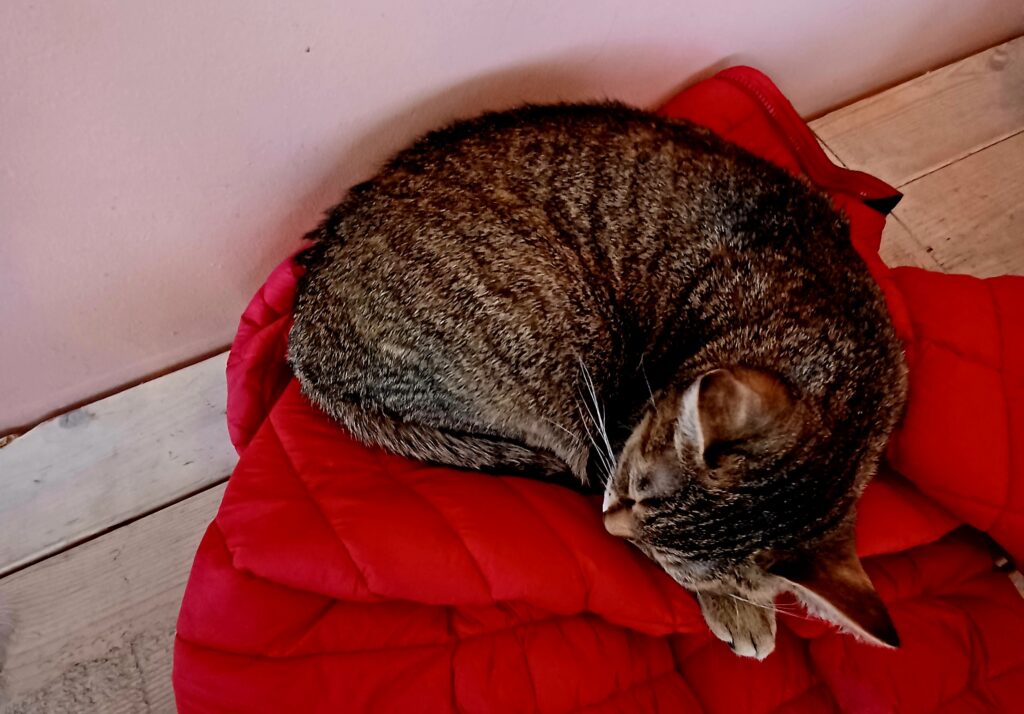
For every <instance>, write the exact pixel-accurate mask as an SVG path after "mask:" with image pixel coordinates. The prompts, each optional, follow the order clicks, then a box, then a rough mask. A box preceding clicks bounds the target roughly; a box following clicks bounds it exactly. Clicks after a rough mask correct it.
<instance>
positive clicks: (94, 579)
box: [0, 486, 224, 714]
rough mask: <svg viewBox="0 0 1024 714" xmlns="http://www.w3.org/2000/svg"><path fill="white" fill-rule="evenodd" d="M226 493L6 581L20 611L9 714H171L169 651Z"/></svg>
mask: <svg viewBox="0 0 1024 714" xmlns="http://www.w3.org/2000/svg"><path fill="white" fill-rule="evenodd" d="M223 493H224V486H215V487H213V488H211V489H209V490H207V491H204V492H202V493H200V494H197V495H195V496H192V497H191V498H188V499H185V500H184V501H182V502H180V503H177V504H175V505H173V506H169V507H167V508H165V509H163V510H160V511H158V512H156V513H154V514H151V515H149V516H147V517H146V518H142V519H140V520H138V521H135V522H134V523H130V524H128V525H126V526H123V527H121V528H118V529H117V530H114V531H111V532H110V533H107V534H104V535H102V536H99V537H98V538H96V539H94V540H91V541H89V542H87V543H83V544H82V545H79V546H77V547H75V548H71V549H70V550H68V551H66V552H64V553H61V554H60V555H56V556H53V557H51V558H47V559H46V560H44V561H42V562H40V563H36V564H35V565H32V566H30V567H28V568H25V569H24V570H21V571H19V572H17V573H14V574H13V575H8V576H7V577H6V578H3V579H0V599H2V600H3V601H4V602H5V603H6V604H7V606H9V607H10V608H11V609H12V610H13V614H14V620H15V630H14V636H13V638H12V640H11V646H10V650H9V652H8V658H7V664H6V667H5V668H4V678H5V680H6V694H7V697H8V701H7V703H6V704H4V705H0V712H2V713H3V714H30V713H31V714H47V713H48V712H54V713H56V712H104V713H106V712H173V711H174V695H173V692H172V689H171V645H172V641H173V636H174V626H175V621H176V619H177V614H178V608H179V606H180V604H181V597H182V593H183V591H184V587H185V582H186V580H187V578H188V572H189V568H190V567H191V565H192V559H193V557H194V555H195V550H196V547H197V545H198V543H199V539H200V537H201V536H202V534H203V531H204V529H205V527H206V525H207V523H208V522H209V521H210V520H211V519H212V518H213V516H214V514H215V512H216V509H217V505H218V504H219V503H220V500H221V497H222V496H223Z"/></svg>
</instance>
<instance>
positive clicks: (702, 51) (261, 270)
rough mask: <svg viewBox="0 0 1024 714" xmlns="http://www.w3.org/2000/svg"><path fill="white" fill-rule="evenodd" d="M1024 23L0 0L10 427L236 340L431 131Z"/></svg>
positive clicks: (908, 55)
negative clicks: (303, 253)
mask: <svg viewBox="0 0 1024 714" xmlns="http://www.w3.org/2000/svg"><path fill="white" fill-rule="evenodd" d="M1022 31H1024V11H1022V9H1021V4H1020V0H904V1H903V2H893V1H892V0H860V1H848V0H775V1H774V2H757V3H755V2H749V1H743V0H716V1H715V2H704V3H698V2H684V1H682V0H589V1H588V2H576V3H570V2H566V1H565V0H520V1H519V2H511V1H505V2H498V1H496V0H495V1H492V2H483V1H481V0H434V2H429V3H427V2H423V3H414V2H408V1H405V2H402V1H400V0H347V1H346V2H338V1H334V2H327V1H326V0H308V1H306V2H300V3H284V2H277V3H275V2H270V1H269V0H219V1H218V2H206V1H204V2H197V1H195V0H187V1H185V2H175V3H157V2H129V1H128V0H124V1H123V2H117V1H116V0H78V1H76V2H51V3H46V2H35V1H34V0H5V1H4V2H3V3H0V336H2V337H0V433H3V431H4V428H12V427H15V426H18V425H23V424H26V423H28V422H31V421H33V420H36V419H38V418H40V417H41V416H43V415H44V414H46V413H47V412H50V411H52V410H55V409H59V408H61V407H63V406H66V405H68V404H70V403H71V402H75V401H79V400H83V399H86V398H89V397H91V396H94V395H96V394H97V393H99V392H102V391H105V390H110V389H113V388H115V387H117V386H118V385H121V384H124V383H126V382H129V381H132V380H136V379H139V378H140V377H142V376H144V375H146V374H148V373H152V372H154V371H157V370H160V369H163V368H166V367H168V366H169V365H172V364H175V363H179V362H182V361H185V360H189V359H191V358H194V357H195V356H197V355H199V354H201V353H204V352H208V351H210V350H214V349H217V348H220V347H222V346H224V345H225V344H226V343H227V342H228V341H229V339H230V337H231V334H232V332H233V329H234V327H235V322H236V319H237V316H238V314H239V312H240V311H241V309H242V307H243V305H244V303H245V301H246V300H247V299H248V297H249V295H250V294H251V293H252V292H253V290H254V289H255V288H256V286H257V285H258V284H259V283H260V280H261V278H262V277H263V276H264V275H265V274H266V272H267V270H268V269H269V268H270V267H271V266H272V265H273V264H275V263H276V262H277V261H278V260H279V259H280V258H281V257H282V256H284V255H285V254H286V253H287V252H288V251H290V250H291V249H292V248H294V247H295V246H296V244H297V236H299V235H300V234H301V233H302V232H303V231H304V230H306V229H308V228H309V227H310V226H311V225H312V224H313V223H314V221H315V220H316V218H317V215H318V213H319V211H320V210H321V209H324V208H326V207H327V206H328V205H329V204H331V203H332V202H334V201H335V200H336V199H337V198H339V196H340V194H341V193H342V191H343V190H344V189H345V187H346V186H348V185H350V184H352V183H353V182H355V181H357V180H359V179H360V178H363V177H366V176H367V175H368V174H369V173H370V172H371V171H372V169H373V167H374V165H375V164H376V163H377V162H378V161H380V160H381V159H382V158H383V157H384V156H385V155H386V154H388V153H389V152H391V151H393V150H394V149H396V148H398V147H399V146H400V145H402V144H404V143H405V142H407V141H408V140H409V139H410V138H411V137H413V136H414V135H415V134H417V133H418V132H421V131H423V130H425V129H427V128H430V127H433V126H435V125H437V124H438V123H440V122H443V121H445V120H447V119H450V118H452V117H454V116H459V115H466V114H471V113H474V112H476V111H478V110H480V109H483V108H495V107H500V106H507V105H510V104H514V103H516V102H519V101H522V100H535V101H543V100H555V99H582V98H588V97H606V96H607V97H617V98H621V99H624V100H627V101H629V102H635V103H638V104H642V105H650V104H652V103H655V102H657V101H659V100H660V99H662V98H664V97H666V96H667V95H668V94H669V93H670V92H671V91H672V90H673V89H674V88H676V87H678V86H680V85H681V84H683V83H684V82H686V81H687V80H689V79H690V78H692V77H694V76H695V75H697V74H699V73H701V72H703V71H705V70H707V68H709V67H711V66H716V65H719V64H725V63H729V62H734V61H742V62H746V63H752V64H756V65H759V66H760V67H762V68H763V69H765V70H766V71H768V72H769V73H770V74H771V75H772V76H773V77H775V78H776V80H777V81H778V82H779V83H780V84H781V86H782V88H783V89H784V90H785V91H786V92H788V93H789V95H790V96H791V97H792V98H793V100H794V101H795V102H796V104H797V107H798V108H799V109H801V110H802V111H804V112H807V113H815V112H820V111H822V110H824V109H825V108H827V107H830V106H832V105H835V104H837V103H841V102H844V101H846V100H848V99H849V98H851V97H854V96H857V95H860V94H863V93H865V92H868V91H871V90H872V89H874V88H876V87H879V86H881V85H886V84H889V83H892V82H894V81H896V80H899V79H901V78H904V77H907V76H909V75H912V74H914V73H916V72H920V71H922V70H924V69H927V68H930V67H933V66H937V65H940V64H943V63H945V62H947V61H949V60H951V59H953V58H956V57H959V56H962V55H964V54H967V53H969V52H972V51H974V50H976V49H979V48H981V47H984V46H987V45H990V44H993V43H995V42H997V41H1000V40H1002V39H1004V38H1007V37H1009V36H1012V35H1015V34H1019V33H1021V32H1022Z"/></svg>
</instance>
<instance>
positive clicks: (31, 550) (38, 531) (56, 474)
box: [0, 354, 238, 575]
mask: <svg viewBox="0 0 1024 714" xmlns="http://www.w3.org/2000/svg"><path fill="white" fill-rule="evenodd" d="M226 359H227V357H226V354H222V355H218V356H216V357H212V358H210V359H208V360H205V361H203V362H200V363H198V364H195V365H193V366H191V367H187V368H185V369H182V370H179V371H177V372H173V373H171V374H168V375H166V376H164V377H161V378H159V379H155V380H153V381H151V382H147V383H145V384H142V385H139V386H138V387H134V388H132V389H128V390H126V391H124V392H121V393H120V394H115V395H114V396H112V397H108V398H107V399H103V400H101V401H98V402H95V403H93V404H90V405H89V406H86V407H82V408H81V409H76V410H75V411H72V412H68V413H67V414H64V415H62V416H60V417H57V418H56V419H52V420H50V421H48V422H45V423H43V424H41V425H39V426H38V427H36V428H35V429H32V430H31V431H29V432H28V433H26V434H24V435H23V436H20V437H18V438H17V439H14V440H13V441H11V442H10V443H8V444H7V445H6V446H4V447H3V448H0V575H2V574H4V573H7V572H10V571H11V570H13V569H15V568H17V567H19V566H22V565H24V564H26V563H30V562H34V561H36V560H38V559H39V558H41V557H44V556H46V555H48V554H50V553H54V552H57V551H59V550H60V549H62V548H65V547H67V546H68V545H70V544H73V543H76V542H79V541H81V540H82V539H84V538H87V537H89V536H92V535H94V534H96V533H100V532H103V531H104V530H106V529H108V528H111V527H113V526H116V525H117V524H119V523H122V522H124V521H126V520H130V519H132V518H135V517H138V516H139V515H141V514H144V513H148V512H150V511H152V510H154V509H157V508H160V507H162V506H164V505H166V504H168V503H171V502H173V501H175V500H177V499H180V498H182V497H184V496H187V495H189V494H191V493H195V492H196V491H198V490H200V489H203V488H206V487H208V486H209V485H210V484H212V483H215V482H217V481H219V480H223V479H225V478H226V477H227V476H228V474H230V473H231V470H232V469H233V468H234V464H235V462H236V461H237V458H238V457H237V455H236V454H235V451H234V449H233V448H232V447H231V442H230V441H229V440H228V434H227V426H226V423H225V418H224V404H225V399H226V387H225V378H224V366H225V363H226Z"/></svg>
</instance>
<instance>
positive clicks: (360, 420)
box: [329, 403, 584, 489]
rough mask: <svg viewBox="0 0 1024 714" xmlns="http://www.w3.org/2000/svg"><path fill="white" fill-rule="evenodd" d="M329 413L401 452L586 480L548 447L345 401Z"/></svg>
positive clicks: (564, 480) (480, 467)
mask: <svg viewBox="0 0 1024 714" xmlns="http://www.w3.org/2000/svg"><path fill="white" fill-rule="evenodd" d="M329 411H330V413H331V415H332V416H334V417H335V418H336V419H337V420H338V421H340V422H341V423H342V424H343V425H344V426H345V428H346V429H348V431H349V432H350V433H351V434H352V435H353V436H354V437H355V438H356V439H358V440H359V441H361V442H363V443H367V444H373V445H376V446H380V447H382V448H384V449H386V450H388V451H390V452H392V453H395V454H398V455H400V456H406V457H409V458H413V459H417V460H420V461H427V462H430V463H434V464H440V465H443V466H454V467H456V468H462V469H472V470H474V471H485V472H487V473H493V474H506V475H514V476H527V477H531V478H538V479H543V480H545V481H550V482H554V483H560V484H563V485H567V486H571V487H575V488H577V489H578V488H580V487H581V486H583V485H584V484H582V483H581V482H580V479H579V478H577V477H576V476H574V475H573V473H572V471H571V470H570V468H569V467H568V466H567V465H566V463H565V462H564V461H562V459H560V458H559V457H557V456H555V455H554V454H553V453H551V452H550V451H547V450H545V449H540V448H534V447H531V446H526V445H524V444H520V443H518V442H515V441H511V440H508V439H502V438H501V437H495V436H491V435H485V434H463V433H458V432H453V431H447V430H445V429H439V428H436V427H431V426H427V425H425V424H419V423H416V422H407V421H398V420H396V419H392V418H390V417H388V416H386V415H383V414H378V413H372V412H368V411H366V410H365V409H361V408H358V407H355V406H353V405H346V404H337V403H334V404H331V405H330V409H329Z"/></svg>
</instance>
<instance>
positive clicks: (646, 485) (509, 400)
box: [289, 103, 906, 659]
mask: <svg viewBox="0 0 1024 714" xmlns="http://www.w3.org/2000/svg"><path fill="white" fill-rule="evenodd" d="M310 237H311V238H314V239H316V243H315V244H314V245H313V246H312V247H311V248H310V249H308V250H307V251H306V252H304V253H303V254H301V256H300V258H299V261H300V262H301V263H302V264H303V265H304V266H305V274H304V276H303V277H302V278H301V280H300V284H299V292H298V295H297V298H296V304H295V311H294V314H295V322H294V326H293V328H292V331H291V334H290V343H289V361H290V363H291V365H292V368H293V370H294V372H295V374H296V376H297V378H298V380H299V382H300V385H301V387H302V390H303V392H304V393H305V394H306V395H307V396H308V397H309V399H310V400H311V401H312V402H313V403H315V404H316V405H318V406H319V407H320V408H322V409H323V410H324V411H326V412H327V413H328V414H329V415H330V416H332V417H333V418H334V419H335V420H337V421H338V422H340V423H341V424H342V425H343V426H344V427H345V428H346V429H347V430H348V431H349V432H350V433H351V434H352V435H353V436H354V437H355V438H357V439H359V440H361V441H363V442H365V443H368V444H372V445H377V446H380V447H383V448H385V449H388V450H390V451H392V452H394V453H397V454H402V455H405V456H409V457H413V458H416V459H421V460H424V461H428V462H432V463H437V464H446V465H450V466H455V467H461V468H467V469H476V470H481V471H487V472H492V473H503V474H522V475H527V476H532V477H537V478H546V479H551V480H556V481H560V482H567V483H573V484H575V486H576V487H577V488H581V489H594V490H598V489H600V490H603V492H604V523H605V527H606V528H607V530H608V531H609V532H610V533H612V534H613V535H616V536H620V537H622V538H625V539H627V540H629V541H630V542H632V543H633V544H634V545H635V546H636V547H637V548H639V549H640V550H641V551H643V552H644V553H645V554H646V555H647V556H648V557H649V558H651V559H652V560H654V561H655V562H656V563H658V564H659V565H660V566H661V567H662V568H664V569H665V571H667V572H668V574H669V575H671V576H672V578H674V579H675V580H676V581H677V582H679V583H680V584H681V585H683V586H684V587H686V588H688V589H690V590H692V591H694V592H695V593H696V595H697V598H698V600H699V602H700V606H701V608H702V611H703V613H704V617H705V619H706V620H707V623H708V626H709V627H710V629H711V631H712V632H713V633H714V634H715V635H716V636H717V637H719V638H720V639H722V640H724V641H725V642H727V643H728V644H729V645H730V646H732V648H733V649H734V650H735V651H736V652H737V653H738V654H740V655H746V656H752V657H757V658H759V659H760V658H764V657H765V656H767V655H768V654H769V653H770V652H771V651H772V649H773V648H774V646H775V610H774V600H775V596H776V595H777V594H779V593H780V592H783V591H789V592H792V593H794V594H795V595H796V596H797V597H798V598H799V600H801V601H802V602H803V603H804V604H805V605H806V606H807V608H808V610H809V611H810V612H811V613H812V614H814V615H816V616H819V617H822V618H825V619H828V620H830V621H832V622H834V623H836V624H837V625H839V626H840V627H842V628H843V629H845V630H847V631H848V632H851V633H853V634H854V635H856V636H858V637H860V638H862V639H864V640H867V641H869V642H872V643H874V644H879V645H884V646H897V645H898V638H897V634H896V631H895V628H894V627H893V624H892V621H891V620H890V618H889V615H888V614H887V612H886V609H885V607H884V605H883V604H882V601H881V600H880V598H879V597H878V595H877V594H876V592H875V590H874V588H873V587H872V585H871V582H870V580H869V578H868V576H867V575H866V574H865V572H864V569H863V568H862V567H861V564H860V561H859V560H858V559H857V556H856V552H855V549H854V535H853V521H854V515H855V506H856V501H857V498H858V496H859V495H860V493H861V491H862V490H863V488H864V487H865V485H866V483H867V481H868V480H869V478H870V477H871V475H872V474H873V472H874V470H875V468H876V466H877V463H878V460H879V458H880V455H881V453H882V450H883V447H884V445H885V442H886V440H887V438H888V436H889V433H890V431H891V430H892V428H893V426H894V424H895V423H896V421H897V419H898V418H899V416H900V414H901V411H902V408H903V403H904V400H905V392H906V377H905V368H904V364H903V358H902V350H901V347H900V343H899V341H898V340H897V338H896V335H895V333H894V331H893V328H892V326H891V324H890V321H889V317H888V314H887V311H886V307H885V303H884V300H883V298H882V296H881V294H880V291H879V289H878V287H877V286H876V285H875V283H874V282H873V280H872V279H871V277H870V275H869V274H868V271H867V269H866V267H865V266H864V264H863V262H862V261H861V259H860V257H859V256H858V255H857V253H856V252H855V250H854V249H853V247H852V246H851V244H850V239H849V231H848V226H847V223H846V221H845V219H844V217H843V216H842V215H841V214H840V213H839V212H838V211H837V210H835V209H834V208H833V207H832V205H831V203H830V201H829V200H828V198H827V197H825V196H824V195H822V194H820V193H819V192H817V191H816V190H815V189H813V188H812V187H811V186H810V185H808V184H807V183H806V182H804V181H803V180H801V179H799V178H796V177H794V176H792V175H790V174H789V173H787V172H786V171H784V170H783V169H781V168H779V167H777V166H775V165H773V164H771V163H769V162H767V161H765V160H762V159H760V158H757V157H755V156H753V155H752V154H750V153H748V152H746V151H744V150H742V149H740V148H738V147H736V146H734V145H732V144H730V143H728V142H726V141H724V140H722V139H720V138H719V137H717V136H716V135H714V134H713V133H711V132H709V131H707V130H705V129H702V128H699V127H697V126H694V125H692V124H690V123H687V122H684V121H678V120H670V119H665V118H662V117H658V116H655V115H653V114H650V113H647V112H643V111H640V110H636V109H631V108H628V107H625V106H623V105H619V104H612V103H608V104H579V105H551V106H528V107H523V108H520V109H515V110H512V111H507V112H499V113H491V114H485V115H483V116H481V117H479V118H477V119H473V120H469V121H462V122H458V123H455V124H453V125H451V126H449V127H448V128H445V129H442V130H440V131H436V132H433V133H431V134H428V135H427V136H425V137H423V138H422V139H420V140H419V141H417V142H416V143H414V144H413V145H412V146H411V147H409V148H408V149H406V150H404V151H402V152H400V153H399V154H398V155H396V156H395V157H394V158H392V159H391V160H390V161H389V162H388V163H387V164H386V165H385V166H384V167H383V169H382V170H381V171H380V172H379V173H378V174H377V175H376V176H375V177H374V178H373V179H371V180H369V181H367V182H365V183H362V184H359V185H357V186H355V187H353V188H352V189H351V190H350V191H349V193H348V195H347V197H346V198H345V199H344V200H343V201H342V202H341V203H340V204H339V205H338V206H336V207H335V208H334V209H332V210H331V211H330V212H329V213H328V215H327V217H326V219H325V220H324V221H323V223H322V224H321V225H320V226H319V228H317V229H316V230H315V231H314V232H313V233H312V234H311V235H310Z"/></svg>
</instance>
